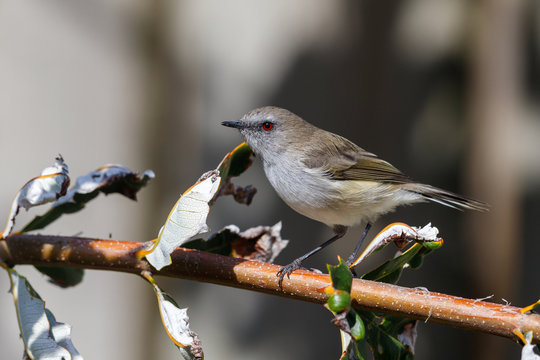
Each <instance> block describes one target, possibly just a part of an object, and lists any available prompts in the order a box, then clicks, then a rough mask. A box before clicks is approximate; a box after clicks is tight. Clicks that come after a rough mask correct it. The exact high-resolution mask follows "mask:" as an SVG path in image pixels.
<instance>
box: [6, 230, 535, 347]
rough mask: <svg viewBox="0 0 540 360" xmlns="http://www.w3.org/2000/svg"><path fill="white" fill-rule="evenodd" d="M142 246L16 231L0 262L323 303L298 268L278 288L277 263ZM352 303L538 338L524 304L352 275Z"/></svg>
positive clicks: (313, 276)
mask: <svg viewBox="0 0 540 360" xmlns="http://www.w3.org/2000/svg"><path fill="white" fill-rule="evenodd" d="M140 246H141V243H138V242H128V241H115V240H100V239H90V238H80V237H63V236H47V235H26V234H14V235H11V236H9V237H7V238H6V239H3V240H0V260H2V261H4V262H6V263H8V264H10V265H16V264H31V265H42V266H58V267H74V268H86V269H100V270H113V271H122V272H129V273H134V274H140V273H141V271H143V270H147V271H150V272H153V273H155V274H157V275H163V276H169V277H175V278H183V279H190V280H196V281H202V282H209V283H214V284H219V285H225V286H231V287H236V288H242V289H247V290H254V291H259V292H264V293H268V294H272V295H277V296H283V297H289V298H294V299H298V300H303V301H309V302H313V303H318V304H324V303H325V302H326V301H327V298H328V295H327V294H326V293H325V292H324V289H325V288H326V287H327V286H329V285H330V284H331V282H330V279H329V277H328V275H324V274H317V273H314V272H311V271H307V270H297V271H295V272H294V273H293V274H292V275H291V278H290V279H285V281H284V282H283V288H282V289H281V288H279V286H278V278H277V277H276V272H277V271H278V270H279V269H280V266H278V265H273V264H267V263H262V262H256V261H247V260H243V259H235V258H231V257H227V256H221V255H216V254H211V253H206V252H201V251H197V250H189V249H184V248H179V249H177V250H176V251H174V252H173V253H172V255H171V257H172V260H173V263H172V265H170V266H168V267H166V268H164V269H163V270H161V271H159V272H155V271H154V269H153V268H152V267H151V266H150V265H149V264H148V263H147V262H146V261H145V260H144V259H138V258H137V256H136V255H135V254H136V252H137V251H138V250H139V249H140ZM351 297H352V299H353V306H354V307H355V308H357V309H360V310H367V311H373V312H377V313H385V314H392V315H397V316H402V317H407V318H411V319H418V320H426V321H430V322H436V323H439V324H444V325H449V326H454V327H460V328H465V329H469V330H475V331H480V332H485V333H489V334H494V335H499V336H503V337H507V338H510V339H512V340H514V341H518V337H517V336H516V335H515V334H514V333H513V331H514V330H516V329H517V330H520V331H521V332H522V333H526V332H528V331H531V330H532V331H533V334H534V338H533V342H534V343H540V315H537V314H522V313H521V311H520V310H521V309H520V308H517V307H514V306H508V305H500V304H494V303H490V302H485V301H480V300H472V299H464V298H460V297H455V296H451V295H445V294H440V293H435V292H430V291H427V290H421V289H409V288H404V287H400V286H396V285H390V284H385V283H380V282H373V281H368V280H362V279H354V281H353V287H352V291H351Z"/></svg>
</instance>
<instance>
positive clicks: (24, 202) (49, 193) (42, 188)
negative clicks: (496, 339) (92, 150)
mask: <svg viewBox="0 0 540 360" xmlns="http://www.w3.org/2000/svg"><path fill="white" fill-rule="evenodd" d="M68 172H69V171H68V166H67V165H66V164H65V163H64V159H63V158H62V156H61V155H58V157H56V161H55V163H54V165H53V166H50V167H48V168H45V169H43V171H42V172H41V175H40V176H38V177H35V178H33V179H31V180H30V181H28V182H27V183H26V184H25V185H24V186H23V187H22V188H21V190H19V192H18V193H17V195H15V199H14V200H13V203H12V204H11V210H10V212H9V217H8V221H7V224H6V226H5V228H4V230H3V231H2V233H1V234H0V239H3V238H5V237H6V236H8V235H9V234H10V233H11V231H12V230H13V226H14V225H15V217H16V216H17V214H18V213H19V209H20V208H21V207H23V208H24V209H25V210H28V209H29V208H31V207H33V206H37V205H42V204H45V203H48V202H51V201H54V200H56V199H58V198H59V197H60V196H62V195H64V194H65V193H66V190H67V188H68V186H69V175H68Z"/></svg>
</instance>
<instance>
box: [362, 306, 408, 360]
mask: <svg viewBox="0 0 540 360" xmlns="http://www.w3.org/2000/svg"><path fill="white" fill-rule="evenodd" d="M360 315H361V316H362V318H363V319H364V322H365V324H366V341H367V342H368V344H369V346H370V347H371V350H372V352H373V356H374V358H375V360H398V359H399V360H412V359H413V358H414V356H413V354H412V352H411V349H410V348H409V347H408V346H405V345H404V344H402V343H401V342H400V341H399V340H398V339H397V335H398V333H399V332H398V329H400V327H399V325H401V324H402V322H404V321H407V322H411V321H412V320H410V319H401V318H396V317H388V318H382V321H381V322H380V324H379V323H377V320H380V318H377V317H376V315H375V314H374V313H371V312H360ZM394 319H399V321H395V320H394ZM401 328H402V326H401Z"/></svg>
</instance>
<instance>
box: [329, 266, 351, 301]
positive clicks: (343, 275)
mask: <svg viewBox="0 0 540 360" xmlns="http://www.w3.org/2000/svg"><path fill="white" fill-rule="evenodd" d="M327 267H328V273H329V274H330V279H332V286H333V287H334V289H336V290H343V291H346V292H348V293H350V292H351V287H352V278H353V276H352V273H351V270H350V269H349V267H348V266H347V264H345V262H344V261H343V260H342V259H341V258H339V264H338V265H335V266H334V265H327Z"/></svg>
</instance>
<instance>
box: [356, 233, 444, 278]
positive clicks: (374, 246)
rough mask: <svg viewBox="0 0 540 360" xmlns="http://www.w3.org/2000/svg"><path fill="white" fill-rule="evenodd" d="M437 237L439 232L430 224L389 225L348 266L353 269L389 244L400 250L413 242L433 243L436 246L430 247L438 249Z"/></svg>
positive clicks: (438, 240) (439, 239) (439, 242)
mask: <svg viewBox="0 0 540 360" xmlns="http://www.w3.org/2000/svg"><path fill="white" fill-rule="evenodd" d="M438 235H439V230H438V229H437V228H436V227H434V226H431V223H429V224H427V225H426V226H424V227H422V228H418V227H414V226H409V225H407V224H404V223H393V224H390V225H388V226H387V227H385V228H384V229H383V230H381V232H379V233H378V234H377V235H376V236H375V238H374V239H373V240H372V241H371V242H370V243H369V245H368V246H367V247H366V249H365V250H364V252H363V253H362V254H361V255H360V256H359V257H358V259H356V260H355V261H354V262H353V263H352V264H351V265H350V267H351V268H353V267H355V266H356V265H358V264H359V263H360V262H362V260H364V259H365V258H366V257H368V256H369V255H371V254H372V253H374V252H375V251H376V250H379V249H381V248H383V247H385V246H386V245H388V244H390V243H395V244H396V245H397V246H398V248H400V249H402V248H403V247H405V246H406V245H407V244H409V243H410V242H413V241H414V242H420V243H426V244H427V243H434V244H437V245H431V246H432V247H440V244H441V243H442V239H441V238H440V237H438ZM428 246H430V245H428Z"/></svg>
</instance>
